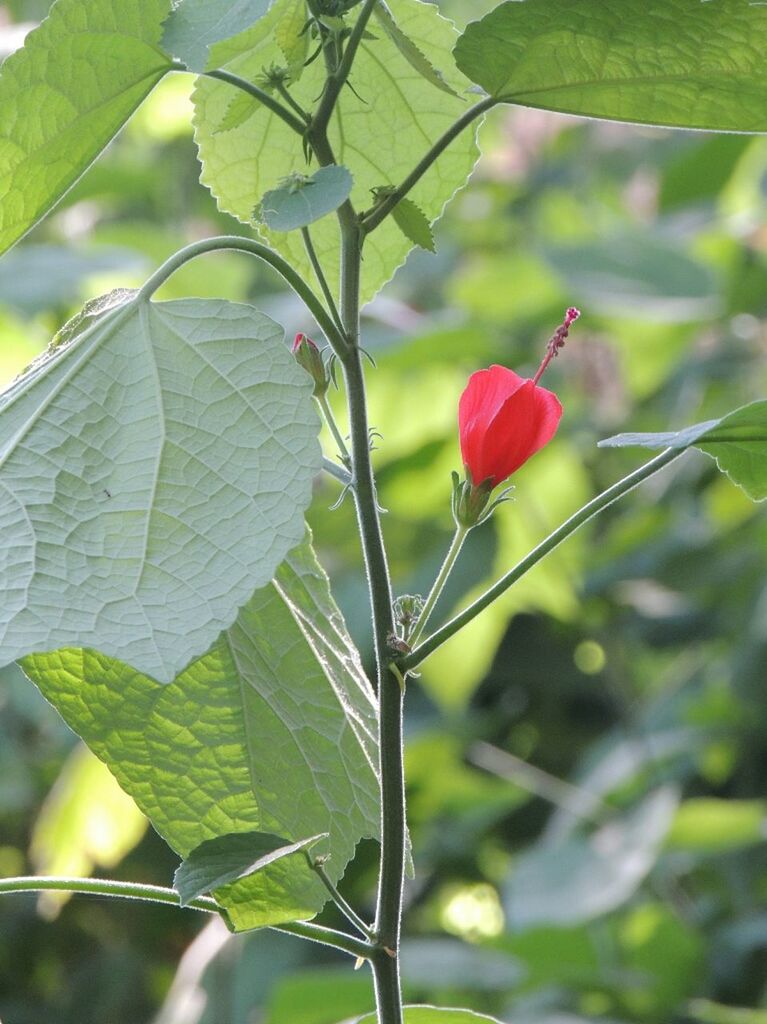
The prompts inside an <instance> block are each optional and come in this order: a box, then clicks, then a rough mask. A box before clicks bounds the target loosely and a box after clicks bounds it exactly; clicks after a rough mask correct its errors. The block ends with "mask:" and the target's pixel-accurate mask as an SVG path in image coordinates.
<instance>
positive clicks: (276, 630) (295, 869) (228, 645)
mask: <svg viewBox="0 0 767 1024" xmlns="http://www.w3.org/2000/svg"><path fill="white" fill-rule="evenodd" d="M21 664H22V668H23V669H24V671H25V672H26V673H27V675H29V676H30V677H31V678H32V679H33V681H34V682H35V683H36V684H37V685H38V686H39V687H40V689H41V690H42V692H43V694H44V695H45V696H46V697H47V698H48V700H49V701H51V703H53V704H54V705H55V706H56V707H57V708H58V710H59V712H60V713H61V714H62V716H63V717H64V719H65V720H66V722H67V723H68V724H69V725H70V726H71V727H72V728H73V729H74V730H75V731H76V732H78V733H79V734H80V735H81V736H82V737H83V739H85V741H86V742H87V743H88V745H89V746H90V747H91V749H92V750H93V751H94V753H95V754H96V755H97V756H98V757H100V758H101V759H102V760H103V761H105V762H106V764H107V765H108V766H109V768H110V769H111V770H112V772H113V773H114V774H115V776H116V777H117V779H118V781H119V783H120V785H121V786H122V787H123V789H125V790H126V792H128V793H129V794H130V795H131V796H132V797H133V798H134V800H135V801H136V803H137V804H138V805H139V807H140V808H141V809H142V810H143V811H144V813H145V814H146V815H147V816H148V817H149V818H150V819H151V821H152V823H153V824H154V826H155V828H156V829H157V831H158V832H159V833H160V834H161V835H162V836H164V837H165V839H166V840H167V841H168V843H169V844H170V845H171V846H172V847H173V849H174V850H176V851H177V853H179V854H180V855H181V856H182V857H186V856H188V855H189V854H190V853H191V851H192V850H194V849H195V848H196V847H198V846H199V845H200V844H201V843H202V842H204V841H205V840H207V839H213V838H216V837H218V836H223V835H228V834H230V833H232V832H252V831H260V832H271V833H273V834H274V835H280V836H288V837H291V838H292V837H296V838H298V839H301V838H302V837H306V836H312V835H317V834H318V833H321V832H328V833H330V836H329V839H328V840H326V842H327V844H328V845H327V852H328V853H329V854H330V858H329V859H328V861H327V863H326V864H325V870H326V872H327V873H328V874H329V875H330V877H331V878H332V879H333V881H334V882H337V881H338V880H339V878H340V877H341V876H342V875H343V872H344V869H345V867H346V864H347V863H348V861H349V859H350V857H351V856H352V855H353V853H354V848H355V845H356V843H357V842H358V841H359V840H360V838H361V837H363V836H375V835H377V832H378V814H379V798H378V782H377V778H376V773H375V769H374V767H373V766H374V763H375V760H376V755H375V738H374V737H375V732H376V730H375V705H374V698H373V696H372V694H371V692H370V688H369V686H368V684H367V681H366V679H365V676H364V674H363V672H362V668H361V666H360V663H359V658H358V655H357V653H356V651H355V649H354V647H353V646H352V643H351V641H350V640H349V638H348V636H347V633H346V629H345V626H344V623H343V620H342V618H341V615H340V613H339V612H338V609H337V608H336V606H335V604H334V603H333V599H332V597H331V595H330V590H329V587H328V581H327V577H326V576H325V575H324V573H323V572H322V570H321V569H320V567H319V566H318V564H317V561H316V559H315V558H314V555H313V553H312V550H311V547H310V546H309V544H308V543H305V544H303V545H302V546H300V547H298V548H296V549H295V550H294V551H293V552H291V554H290V555H289V556H288V557H287V559H286V560H285V562H283V564H282V565H281V567H280V569H279V571H278V572H277V575H276V577H275V579H274V581H273V582H272V583H270V584H269V585H268V586H266V587H263V588H261V589H260V590H257V591H256V592H255V594H254V595H253V597H252V599H251V600H250V601H249V602H248V604H247V605H245V607H244V608H243V609H242V610H241V611H240V614H239V616H238V618H237V621H236V622H235V623H234V625H233V626H232V627H230V628H229V629H227V630H226V631H225V632H224V633H222V635H221V636H220V637H219V639H218V640H217V642H216V643H215V644H214V646H213V647H212V648H211V650H210V651H209V652H208V653H207V654H205V655H204V656H203V657H202V658H199V659H198V660H197V661H196V662H194V663H193V664H192V665H190V666H189V668H188V669H186V670H185V671H184V672H182V673H181V674H180V675H179V676H178V677H177V678H176V679H175V680H174V681H173V682H172V683H171V684H169V685H167V686H162V685H160V684H159V683H157V682H155V681H154V680H153V679H150V678H149V677H148V676H145V675H141V674H140V673H138V672H135V671H134V670H133V669H131V668H129V667H128V666H127V665H124V664H121V663H120V662H117V661H113V660H112V659H110V658H107V657H105V656H104V655H100V654H97V653H95V652H93V651H83V650H62V651H57V652H54V653H52V654H39V655H32V656H31V657H28V658H25V659H24V660H23V661H22V663H21ZM325 849H326V848H325V847H324V846H323V853H324V852H325ZM326 898H327V891H326V889H325V887H324V885H323V884H322V882H321V881H320V879H319V878H318V877H317V875H316V874H315V872H313V871H312V870H311V869H310V868H309V866H308V864H307V863H306V861H305V858H300V859H299V858H290V857H288V858H284V859H282V860H278V861H275V862H274V863H272V864H270V865H268V866H267V867H265V868H264V869H263V870H261V871H259V872H258V873H257V874H255V875H251V876H250V877H249V878H246V879H243V880H242V881H240V882H237V883H235V884H233V885H232V886H231V887H229V888H228V890H227V893H226V896H225V897H223V896H222V897H221V902H222V904H223V905H224V906H225V907H226V909H227V911H228V913H229V918H230V920H231V922H232V923H233V925H234V926H235V927H236V928H237V929H246V928H255V927H259V926H262V925H267V924H276V923H279V922H284V921H288V920H295V919H299V918H307V917H311V916H312V915H314V914H315V913H316V912H317V911H318V910H319V909H320V908H321V907H322V905H323V904H324V902H325V900H326Z"/></svg>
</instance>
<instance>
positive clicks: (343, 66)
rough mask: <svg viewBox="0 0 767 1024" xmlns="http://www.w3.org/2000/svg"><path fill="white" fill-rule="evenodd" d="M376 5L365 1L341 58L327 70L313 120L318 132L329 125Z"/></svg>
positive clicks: (375, 2) (371, 0)
mask: <svg viewBox="0 0 767 1024" xmlns="http://www.w3.org/2000/svg"><path fill="white" fill-rule="evenodd" d="M377 3H378V0H365V4H364V6H363V8H362V10H361V11H360V13H359V15H358V16H357V20H356V22H355V23H354V28H353V29H352V32H351V35H350V36H349V38H348V40H347V42H346V48H345V49H344V53H343V57H342V58H341V60H340V61H339V62H338V63H337V65H336V66H335V68H329V69H328V70H329V74H328V77H327V81H326V83H325V91H324V92H323V94H322V99H321V100H320V104H319V106H318V108H317V112H316V113H315V115H314V119H313V124H314V125H315V127H316V129H317V130H318V131H320V132H325V131H326V130H327V127H328V125H329V124H330V118H331V117H332V116H333V111H334V109H335V106H336V103H337V102H338V97H339V95H340V94H341V90H342V89H343V87H344V85H345V84H346V81H347V79H348V77H349V73H350V72H351V69H352V64H353V63H354V58H355V57H356V56H357V50H358V49H359V45H360V43H361V42H362V37H363V35H364V34H365V29H366V28H367V24H368V22H369V21H370V16H371V14H372V13H373V8H374V7H375V5H376V4H377Z"/></svg>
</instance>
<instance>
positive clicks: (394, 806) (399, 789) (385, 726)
mask: <svg viewBox="0 0 767 1024" xmlns="http://www.w3.org/2000/svg"><path fill="white" fill-rule="evenodd" d="M341 234H342V259H341V317H342V319H343V323H344V328H345V332H346V336H347V338H348V339H349V341H350V343H351V344H352V345H353V348H352V351H351V352H349V353H347V355H346V356H345V357H342V359H341V363H342V366H343V368H344V374H345V379H346V391H347V400H348V405H349V423H350V424H351V439H352V475H353V477H354V498H355V503H356V508H357V520H358V523H359V528H360V535H361V538H362V549H363V553H364V558H365V569H366V572H367V578H368V586H369V590H370V601H371V606H372V615H373V637H374V646H375V653H376V663H377V666H378V671H377V682H378V701H379V726H378V728H379V769H380V778H381V859H380V869H379V879H378V897H377V902H376V922H375V931H376V935H377V937H378V941H379V943H380V944H381V946H382V947H384V950H388V951H389V952H385V951H384V952H383V953H381V954H380V955H378V956H376V957H375V958H374V959H373V960H372V961H371V963H372V967H373V976H374V979H375V990H376V1006H377V1012H378V1021H379V1024H402V995H401V986H400V978H399V957H398V950H399V937H400V922H401V917H402V889H403V883H404V872H405V777H404V765H403V732H402V702H403V691H402V688H401V687H400V684H399V681H398V680H397V678H396V676H395V675H394V674H393V673H392V672H391V671H390V670H389V669H388V664H389V662H390V660H391V652H390V650H389V646H388V645H389V638H390V636H391V635H392V633H393V630H394V617H393V611H392V592H391V582H390V578H389V568H388V563H387V559H386V550H385V547H384V541H383V532H382V530H381V520H380V515H379V508H378V498H377V494H376V484H375V476H374V473H373V466H372V462H371V457H370V438H369V425H368V415H367V401H366V396H365V378H364V372H363V368H362V354H361V352H360V348H359V309H360V299H359V283H360V264H361V258H362V245H361V236H360V233H359V231H358V229H357V225H356V218H355V223H354V224H353V225H351V227H347V226H346V225H345V223H344V221H343V220H342V221H341Z"/></svg>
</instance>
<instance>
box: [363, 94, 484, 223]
mask: <svg viewBox="0 0 767 1024" xmlns="http://www.w3.org/2000/svg"><path fill="white" fill-rule="evenodd" d="M497 102H498V100H496V99H495V97H493V96H487V97H486V98H485V99H483V100H480V102H479V103H476V104H475V105H474V106H473V107H470V108H469V109H468V110H467V111H466V112H465V113H464V114H462V115H461V116H460V117H459V118H458V120H457V121H456V122H455V123H454V124H452V125H451V126H450V127H449V128H448V130H447V131H446V132H445V134H444V135H442V136H441V137H440V138H439V139H437V141H436V142H435V143H434V145H433V146H432V147H431V149H430V150H429V151H428V153H427V154H426V155H425V156H424V158H423V159H422V160H420V161H419V162H418V163H417V164H416V166H415V167H414V168H413V170H412V171H411V172H410V174H408V176H407V177H406V178H405V179H404V181H403V182H402V183H401V184H400V185H398V186H397V187H396V188H395V189H393V190H392V191H391V192H389V193H388V194H387V195H386V198H385V199H382V200H381V202H380V203H378V204H377V205H376V206H374V207H373V209H372V210H371V211H370V212H369V213H368V214H367V215H366V216H365V217H364V218H363V219H362V230H363V231H364V232H365V234H370V232H371V231H375V229H376V228H377V227H378V225H379V224H380V223H381V221H383V220H385V219H386V217H388V216H389V214H390V213H391V211H392V210H393V209H394V207H395V206H396V205H397V203H398V202H399V201H400V200H401V199H404V198H405V196H406V195H407V194H408V192H410V190H411V189H412V188H414V187H415V186H416V185H417V184H418V182H419V181H420V180H421V178H422V177H423V176H424V174H426V172H427V171H428V170H429V168H430V167H431V166H432V164H433V163H434V161H435V160H437V158H438V157H439V156H440V155H441V154H442V153H443V152H444V150H446V149H447V147H448V146H449V145H450V143H451V142H453V141H454V140H455V139H457V138H458V136H459V135H460V134H461V132H462V131H463V130H464V128H468V126H469V125H470V124H471V123H472V122H473V121H476V119H477V118H478V117H481V116H482V115H483V114H484V113H486V112H487V111H488V110H490V109H491V108H492V107H494V106H495V105H496V104H497Z"/></svg>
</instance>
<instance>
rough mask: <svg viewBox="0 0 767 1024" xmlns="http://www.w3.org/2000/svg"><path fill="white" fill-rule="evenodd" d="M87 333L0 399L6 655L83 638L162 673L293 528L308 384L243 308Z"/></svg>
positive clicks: (138, 305)
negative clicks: (6, 541) (5, 544)
mask: <svg viewBox="0 0 767 1024" xmlns="http://www.w3.org/2000/svg"><path fill="white" fill-rule="evenodd" d="M86 322H88V321H86ZM83 326H84V325H83V324H81V323H76V324H75V326H74V327H70V328H69V330H68V333H64V334H63V338H64V340H63V341H60V342H59V344H58V345H57V347H55V348H54V349H53V350H52V351H51V352H50V353H49V354H48V356H47V357H46V358H44V359H43V360H41V361H40V362H39V363H37V364H36V365H35V366H34V367H33V368H32V369H31V370H30V371H29V372H28V373H27V374H26V375H25V376H23V377H21V378H19V379H18V380H17V381H16V382H15V383H14V384H13V385H12V386H11V387H10V388H9V389H8V390H7V391H6V392H5V394H4V395H3V396H1V397H0V429H2V436H3V437H4V438H5V441H4V443H3V444H2V446H0V521H2V524H3V530H4V535H5V537H6V538H7V540H8V546H7V547H5V548H4V549H3V550H4V556H3V559H2V562H0V580H1V581H2V588H3V591H4V593H5V594H6V600H5V602H4V604H3V608H2V612H0V660H2V662H3V663H7V662H9V661H13V660H15V659H17V658H19V657H22V656H23V655H24V654H29V653H32V652H35V651H46V650H48V651H50V650H54V649H56V648H58V647H63V646H78V645H85V646H89V647H95V648H97V649H98V650H101V651H104V652H105V653H106V654H108V655H111V656H114V657H119V658H122V659H124V660H126V661H129V662H130V664H132V665H133V666H134V667H135V668H137V669H139V670H140V671H143V672H147V673H149V674H150V675H153V676H155V677H156V678H158V679H160V680H164V681H169V680H171V679H172V678H173V676H174V675H175V674H176V673H177V672H178V671H179V670H180V669H181V668H182V667H183V666H184V665H186V664H188V662H189V660H190V658H191V657H193V656H194V655H195V654H199V653H201V652H202V651H204V650H205V649H206V648H207V647H208V646H209V645H210V644H211V643H212V642H213V640H214V639H215V638H216V636H217V635H218V634H219V632H220V631H221V629H222V628H223V627H225V626H227V625H229V623H230V622H231V621H232V620H233V619H234V617H235V615H236V614H237V609H238V608H239V607H240V606H241V605H242V604H244V603H245V601H247V600H248V598H249V597H250V595H251V594H252V593H253V590H254V588H255V587H258V586H263V585H264V584H265V583H267V582H268V581H269V580H270V579H271V577H272V576H273V574H274V571H275V569H276V568H277V566H278V565H279V563H280V561H281V560H282V558H283V557H284V556H285V554H286V553H287V551H289V550H290V548H291V547H293V546H294V545H295V544H296V543H298V541H300V539H301V537H302V536H303V530H304V527H303V512H304V509H305V508H306V506H307V505H308V504H309V501H310V500H311V486H312V479H313V477H314V476H315V475H316V473H317V472H318V471H319V466H320V449H319V445H318V443H317V432H318V429H319V423H318V419H317V415H316V412H315V410H314V407H313V403H312V400H311V390H312V385H311V381H310V380H309V378H308V376H307V375H306V374H304V373H303V372H302V371H301V370H300V369H299V367H298V366H297V365H296V363H295V361H294V360H293V359H292V357H291V356H290V353H289V352H288V351H287V348H286V347H285V346H284V344H283V334H282V329H281V328H280V327H278V326H277V324H275V323H274V322H273V321H272V320H270V319H269V318H268V317H266V316H264V314H262V313H259V312H258V311H257V310H255V309H253V308H252V307H251V306H244V305H236V304H233V303H227V302H217V301H213V300H201V299H198V300H187V301H181V302H172V303H157V304H153V303H147V302H143V301H135V300H130V301H128V302H127V303H126V302H123V303H119V302H118V304H117V305H116V306H115V307H114V308H112V309H110V310H109V311H108V312H106V313H105V314H103V315H102V316H101V318H100V319H99V318H96V319H95V320H94V319H93V317H91V320H90V327H86V328H84V329H83ZM68 335H74V337H73V338H72V337H69V336H68ZM52 467H55V471H54V470H53V469H52Z"/></svg>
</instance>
